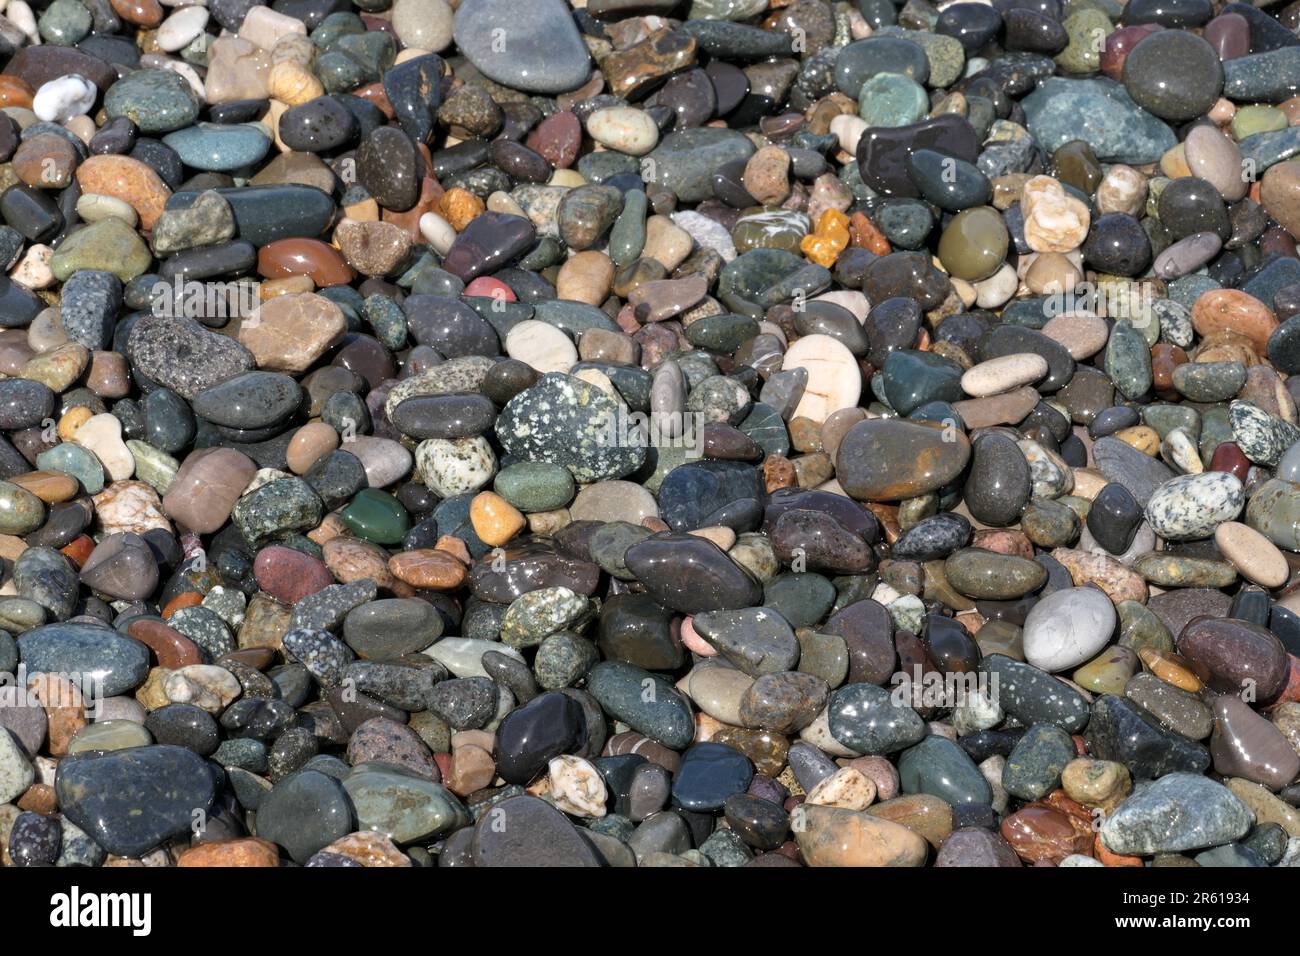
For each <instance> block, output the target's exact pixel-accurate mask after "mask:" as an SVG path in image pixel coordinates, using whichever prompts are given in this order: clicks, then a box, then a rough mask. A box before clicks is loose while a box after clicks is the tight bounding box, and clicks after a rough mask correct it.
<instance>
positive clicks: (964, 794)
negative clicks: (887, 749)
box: [898, 736, 993, 806]
mask: <svg viewBox="0 0 1300 956" xmlns="http://www.w3.org/2000/svg"><path fill="white" fill-rule="evenodd" d="M898 779H899V784H900V785H901V787H902V790H903V792H904V793H928V794H931V795H932V796H936V797H938V798H939V799H941V800H943V801H945V802H947V803H950V804H952V805H954V806H957V805H960V804H963V803H992V802H993V791H992V789H991V788H990V787H989V782H988V781H987V780H985V779H984V775H983V774H982V773H980V769H979V767H977V766H975V761H973V760H971V758H970V756H969V755H968V754H967V753H966V751H964V750H962V749H961V747H959V746H957V745H956V744H955V743H953V742H952V741H951V740H949V739H948V738H947V737H936V736H930V737H926V738H925V739H924V740H922V741H921V742H920V743H919V744H917V745H916V746H915V747H911V748H910V749H908V750H905V751H903V755H902V756H901V757H900V758H899V759H898Z"/></svg>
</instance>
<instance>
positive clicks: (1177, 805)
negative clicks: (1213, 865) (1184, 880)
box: [1101, 772, 1254, 856]
mask: <svg viewBox="0 0 1300 956" xmlns="http://www.w3.org/2000/svg"><path fill="white" fill-rule="evenodd" d="M1253 822H1254V815H1253V814H1252V813H1251V811H1250V810H1249V809H1248V808H1247V806H1246V805H1245V804H1244V803H1242V802H1241V800H1239V799H1238V798H1237V797H1236V796H1234V795H1233V794H1232V793H1231V792H1230V791H1229V790H1228V789H1227V788H1226V787H1224V786H1223V785H1222V784H1219V783H1215V782H1214V781H1213V780H1210V779H1208V778H1206V777H1202V776H1200V775H1198V774H1191V773H1181V772H1180V773H1171V774H1168V775H1166V776H1164V777H1161V778H1160V779H1159V780H1156V781H1155V782H1153V783H1152V784H1151V785H1150V786H1148V787H1145V788H1144V789H1142V790H1140V791H1138V792H1136V793H1134V794H1133V795H1132V796H1131V797H1129V798H1128V799H1127V800H1125V801H1124V802H1123V803H1121V804H1120V805H1119V807H1117V808H1116V809H1115V811H1114V812H1113V813H1111V814H1109V815H1108V816H1107V817H1106V819H1105V821H1104V822H1103V823H1102V828H1101V839H1102V842H1103V843H1104V844H1105V845H1106V848H1107V849H1109V850H1110V851H1111V852H1112V853H1119V854H1124V855H1140V856H1152V855H1154V854H1158V853H1182V852H1184V851H1186V850H1197V849H1201V848H1203V847H1209V846H1219V845H1222V844H1224V843H1229V842H1231V841H1233V840H1236V839H1239V838H1240V837H1242V836H1244V835H1245V834H1246V832H1247V831H1248V830H1249V829H1250V827H1251V825H1252V823H1253Z"/></svg>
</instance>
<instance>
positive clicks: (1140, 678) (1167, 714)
mask: <svg viewBox="0 0 1300 956" xmlns="http://www.w3.org/2000/svg"><path fill="white" fill-rule="evenodd" d="M1124 696H1125V697H1127V698H1128V699H1129V700H1131V701H1133V703H1135V704H1137V705H1138V706H1140V707H1143V708H1145V709H1146V710H1147V711H1148V712H1149V713H1151V714H1152V715H1153V716H1154V717H1155V718H1156V720H1158V721H1160V723H1161V724H1163V725H1164V726H1165V727H1168V728H1169V729H1170V730H1172V731H1174V732H1175V733H1179V734H1182V735H1183V736H1184V737H1186V738H1187V739H1188V740H1204V739H1205V738H1206V737H1208V736H1210V733H1211V731H1213V730H1214V715H1213V714H1211V713H1210V708H1209V707H1207V706H1205V704H1204V703H1203V702H1202V701H1201V700H1200V699H1199V698H1198V697H1197V696H1196V695H1195V694H1189V693H1188V692H1187V691H1185V690H1182V689H1181V688H1178V687H1175V686H1174V685H1173V684H1168V683H1166V682H1165V681H1162V680H1161V679H1160V678H1159V677H1157V676H1156V675H1155V674H1148V673H1145V672H1143V673H1140V674H1134V675H1133V676H1132V677H1131V678H1129V681H1128V684H1127V685H1125V688H1124Z"/></svg>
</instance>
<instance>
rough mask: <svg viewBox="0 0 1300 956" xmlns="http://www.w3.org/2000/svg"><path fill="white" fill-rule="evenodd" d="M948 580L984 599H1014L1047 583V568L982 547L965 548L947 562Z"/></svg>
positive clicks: (946, 572)
mask: <svg viewBox="0 0 1300 956" xmlns="http://www.w3.org/2000/svg"><path fill="white" fill-rule="evenodd" d="M944 573H945V574H946V575H947V576H948V581H949V583H950V584H952V586H953V587H955V588H956V589H957V590H958V591H960V592H961V593H962V594H965V595H967V596H968V597H973V598H975V599H976V600H981V601H1010V600H1013V599H1014V598H1018V597H1023V596H1024V595H1026V594H1028V593H1029V592H1030V591H1033V590H1035V589H1037V588H1040V587H1042V586H1043V584H1044V583H1046V581H1047V569H1046V568H1044V567H1043V566H1042V565H1041V564H1039V563H1038V562H1036V561H1031V560H1029V559H1028V558H1021V557H1018V556H1016V555H1014V554H999V553H998V552H996V551H985V550H984V549H982V548H962V549H961V550H960V551H956V552H954V553H953V554H951V555H949V557H948V559H947V560H946V561H945V562H944Z"/></svg>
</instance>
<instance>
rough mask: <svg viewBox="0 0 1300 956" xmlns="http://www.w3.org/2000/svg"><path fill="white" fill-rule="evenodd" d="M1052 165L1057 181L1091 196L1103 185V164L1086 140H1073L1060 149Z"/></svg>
mask: <svg viewBox="0 0 1300 956" xmlns="http://www.w3.org/2000/svg"><path fill="white" fill-rule="evenodd" d="M1052 165H1053V166H1055V167H1056V178H1057V179H1059V180H1060V181H1061V182H1062V183H1064V184H1065V185H1067V186H1073V187H1074V188H1075V189H1078V190H1080V191H1081V192H1085V193H1087V194H1088V195H1090V196H1091V195H1092V193H1093V191H1094V190H1095V189H1096V188H1097V186H1098V185H1099V184H1100V183H1101V177H1102V169H1101V163H1099V162H1098V161H1097V155H1096V154H1095V153H1094V152H1093V151H1092V147H1091V146H1089V145H1088V144H1087V142H1085V141H1084V140H1081V139H1075V140H1071V141H1070V142H1068V143H1066V144H1065V145H1064V146H1062V147H1061V148H1060V149H1058V150H1057V151H1056V152H1055V153H1053V154H1052Z"/></svg>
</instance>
